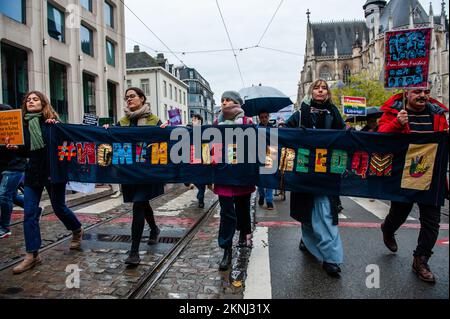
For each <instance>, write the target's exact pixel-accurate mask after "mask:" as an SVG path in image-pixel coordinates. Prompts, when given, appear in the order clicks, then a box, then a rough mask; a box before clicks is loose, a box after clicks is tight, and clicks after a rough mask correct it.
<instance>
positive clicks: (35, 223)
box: [6, 91, 83, 274]
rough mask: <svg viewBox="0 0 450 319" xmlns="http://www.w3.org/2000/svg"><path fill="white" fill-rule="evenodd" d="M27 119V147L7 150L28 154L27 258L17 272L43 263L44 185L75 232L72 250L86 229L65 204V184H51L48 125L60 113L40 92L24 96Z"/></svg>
mask: <svg viewBox="0 0 450 319" xmlns="http://www.w3.org/2000/svg"><path fill="white" fill-rule="evenodd" d="M22 112H23V118H24V139H25V147H18V146H16V145H11V144H7V146H6V147H7V149H9V150H16V151H17V155H19V156H24V157H28V158H29V161H28V164H27V167H26V170H25V207H24V222H23V230H24V235H25V247H26V252H27V253H26V256H25V259H24V260H23V261H22V262H21V263H20V264H19V265H17V266H16V267H14V268H13V273H14V274H20V273H22V272H24V271H27V270H29V269H31V268H33V267H34V266H36V265H38V264H40V263H41V262H42V260H41V257H40V256H39V248H40V247H41V232H40V227H39V219H40V216H41V212H42V210H41V208H40V207H39V202H40V200H41V196H42V192H43V190H44V187H45V188H46V189H47V192H48V195H49V197H50V201H51V204H52V207H53V211H54V212H55V215H56V216H57V217H58V218H59V219H60V220H61V222H62V223H63V224H64V226H65V227H66V228H67V229H68V230H70V231H72V240H71V242H70V249H80V247H81V240H82V237H83V228H82V227H81V223H80V222H79V220H78V219H77V217H76V216H75V214H74V213H73V212H72V211H71V210H70V209H69V208H68V207H67V206H66V198H65V196H66V195H65V194H66V184H65V183H52V181H51V179H50V161H49V158H50V156H49V149H48V141H49V128H48V125H46V124H54V123H57V122H58V119H59V118H58V114H57V113H56V112H55V110H54V109H53V108H52V106H51V105H50V102H49V100H48V98H47V97H46V96H45V95H44V94H42V93H41V92H39V91H32V92H29V93H28V94H27V95H25V98H24V100H23V103H22Z"/></svg>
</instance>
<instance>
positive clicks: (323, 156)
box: [315, 148, 328, 173]
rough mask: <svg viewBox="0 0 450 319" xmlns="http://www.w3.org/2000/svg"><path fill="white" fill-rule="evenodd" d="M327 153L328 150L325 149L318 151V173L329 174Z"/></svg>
mask: <svg viewBox="0 0 450 319" xmlns="http://www.w3.org/2000/svg"><path fill="white" fill-rule="evenodd" d="M327 153H328V150H327V149H325V148H318V149H316V165H315V166H316V172H317V173H326V172H327Z"/></svg>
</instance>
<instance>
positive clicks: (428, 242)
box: [384, 202, 441, 257]
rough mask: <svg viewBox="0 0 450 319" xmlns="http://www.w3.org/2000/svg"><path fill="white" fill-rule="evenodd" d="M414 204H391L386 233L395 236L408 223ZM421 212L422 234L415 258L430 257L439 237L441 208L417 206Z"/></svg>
mask: <svg viewBox="0 0 450 319" xmlns="http://www.w3.org/2000/svg"><path fill="white" fill-rule="evenodd" d="M413 205H414V203H403V202H391V208H390V210H389V214H388V215H387V216H386V219H385V221H384V231H385V232H387V233H388V234H393V233H395V232H396V231H397V229H399V228H400V226H401V225H402V224H403V223H404V222H405V221H406V218H408V215H409V213H410V212H411V209H412V207H413ZM417 205H418V206H419V212H420V217H419V220H420V232H419V238H418V240H417V248H416V250H415V251H414V256H426V257H430V256H431V255H432V254H433V251H432V250H433V247H434V245H435V244H436V240H437V238H438V235H439V223H440V221H441V207H440V206H433V205H425V204H417Z"/></svg>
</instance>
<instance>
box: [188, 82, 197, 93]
mask: <svg viewBox="0 0 450 319" xmlns="http://www.w3.org/2000/svg"><path fill="white" fill-rule="evenodd" d="M196 89H197V86H196V85H195V82H194V81H191V82H189V93H191V94H194V93H196Z"/></svg>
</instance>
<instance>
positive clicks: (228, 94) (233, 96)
mask: <svg viewBox="0 0 450 319" xmlns="http://www.w3.org/2000/svg"><path fill="white" fill-rule="evenodd" d="M225 98H227V99H230V100H233V101H234V103H236V104H239V105H242V104H244V101H243V100H242V98H241V95H240V94H239V93H238V92H236V91H225V92H223V94H222V99H221V100H223V99H225Z"/></svg>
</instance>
